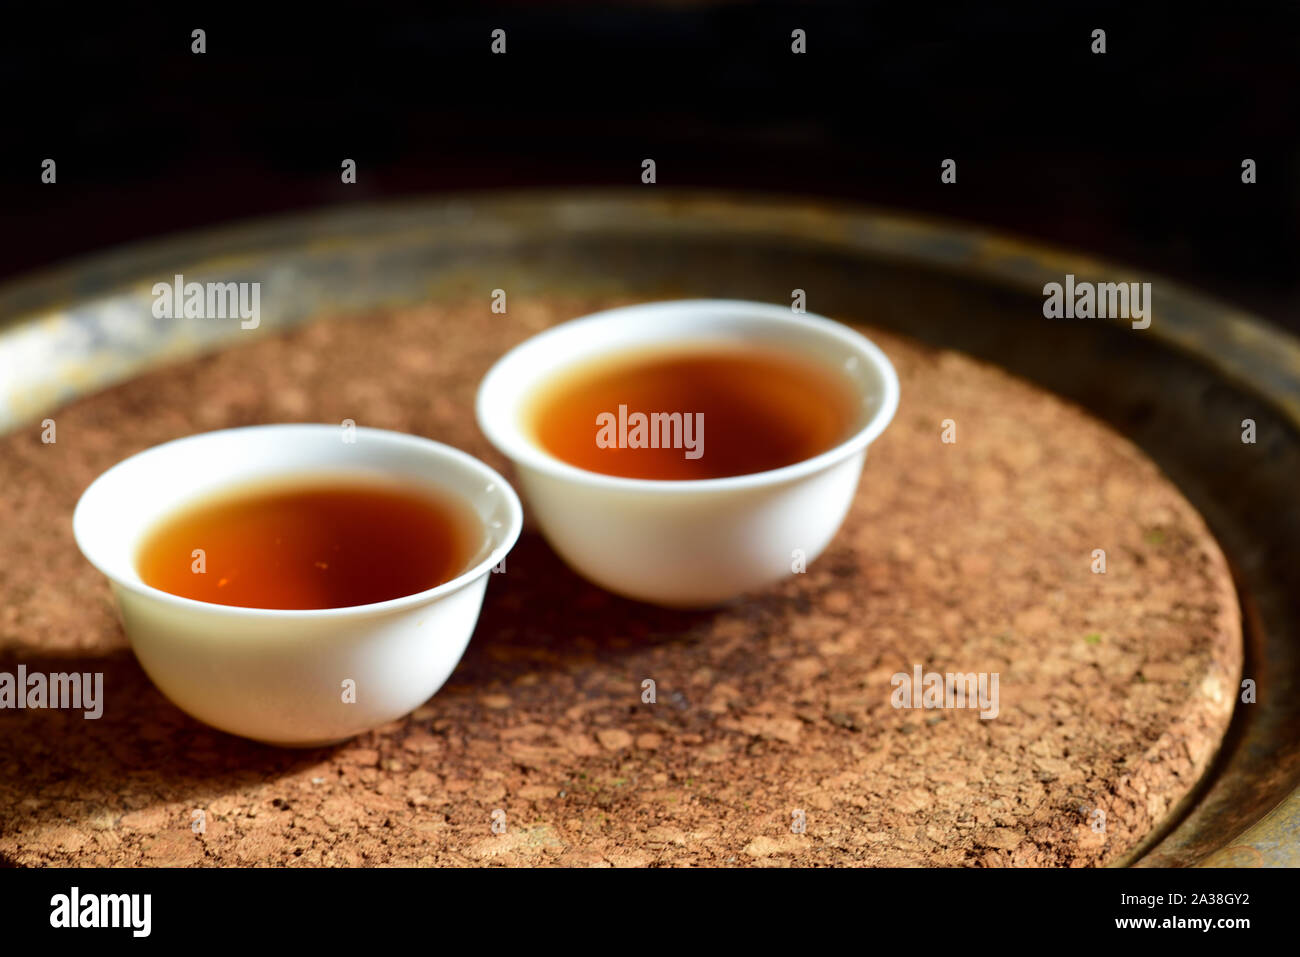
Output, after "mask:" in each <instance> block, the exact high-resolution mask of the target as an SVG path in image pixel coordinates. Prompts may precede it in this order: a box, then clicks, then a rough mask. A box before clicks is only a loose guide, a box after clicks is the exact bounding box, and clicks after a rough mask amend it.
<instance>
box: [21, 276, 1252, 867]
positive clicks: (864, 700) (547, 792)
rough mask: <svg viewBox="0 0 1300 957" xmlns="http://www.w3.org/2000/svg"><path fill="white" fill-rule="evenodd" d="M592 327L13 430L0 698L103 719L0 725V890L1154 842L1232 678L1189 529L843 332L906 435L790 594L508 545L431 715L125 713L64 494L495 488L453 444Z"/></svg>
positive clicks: (965, 385) (1105, 451) (132, 395)
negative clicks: (885, 368)
mask: <svg viewBox="0 0 1300 957" xmlns="http://www.w3.org/2000/svg"><path fill="white" fill-rule="evenodd" d="M616 304H620V303H619V302H613V301H609V300H603V301H593V300H590V299H578V298H563V297H551V298H549V299H545V300H534V301H531V302H527V301H523V299H522V297H520V298H512V300H511V305H510V312H509V314H508V315H505V316H500V315H492V314H490V312H489V311H488V309H487V306H486V304H485V303H484V302H482V301H479V300H477V299H476V300H475V301H474V302H473V303H472V304H461V305H439V306H433V305H430V306H428V307H424V308H419V309H414V310H409V311H400V312H394V313H385V314H376V315H370V316H364V317H358V318H348V319H343V318H338V319H334V318H329V319H324V320H321V321H318V322H315V323H312V324H310V325H307V326H303V327H300V328H298V329H296V330H293V331H291V332H289V333H287V334H283V335H280V336H271V337H258V338H250V340H249V342H248V344H246V345H240V346H238V347H236V348H233V349H230V350H228V351H225V352H222V353H219V354H214V355H211V356H207V357H204V358H201V359H198V360H193V361H189V362H187V363H185V364H182V365H177V366H172V367H170V368H166V369H163V370H161V371H158V372H155V373H151V374H149V375H147V376H144V377H142V378H139V379H136V380H134V381H132V382H129V383H127V384H124V385H121V386H119V387H116V388H113V389H111V390H109V391H107V392H104V393H101V394H99V395H96V396H92V397H90V398H87V399H85V400H82V401H80V402H78V403H76V404H74V405H72V406H70V407H67V408H65V409H63V410H61V411H59V412H58V413H56V414H55V415H54V419H55V421H56V423H57V442H56V443H54V444H52V445H51V444H43V443H42V442H41V441H40V428H39V427H38V426H37V425H35V424H33V425H31V426H28V427H24V428H22V429H20V430H19V431H18V432H16V433H13V434H10V435H9V436H7V437H4V438H3V439H0V488H2V489H4V495H3V497H2V498H0V554H2V555H3V556H4V561H3V563H2V564H0V671H7V672H10V673H15V672H16V668H17V666H18V665H20V664H22V665H25V666H26V668H27V670H28V672H29V673H31V672H37V671H41V672H47V673H48V672H66V671H72V670H76V671H83V672H103V675H104V679H103V680H104V698H105V702H104V706H103V716H102V717H101V718H99V719H98V720H86V719H84V718H83V717H82V715H81V712H70V711H57V710H43V711H42V710H23V711H16V710H7V711H3V712H0V721H2V722H3V726H2V727H3V733H0V856H2V857H3V858H4V859H5V860H7V861H10V862H13V863H18V864H90V865H132V864H161V865H215V864H241V865H261V864H266V865H281V864H304V865H322V864H323V865H339V864H342V865H376V864H453V865H454V864H462V865H463V864H480V863H492V864H560V865H610V864H613V865H655V864H659V865H670V864H677V865H687V864H706V865H768V866H773V865H788V864H795V865H851V864H852V865H965V864H977V865H1008V864H1016V865H1075V866H1078V865H1094V864H1103V863H1107V862H1112V861H1115V860H1118V859H1121V858H1123V857H1124V855H1125V854H1126V853H1128V852H1130V851H1131V850H1132V849H1133V848H1134V847H1135V846H1136V845H1138V844H1139V842H1141V841H1142V840H1143V838H1144V837H1146V836H1148V835H1149V834H1150V833H1151V832H1152V830H1153V829H1154V828H1157V827H1158V826H1160V825H1161V823H1162V821H1164V820H1165V819H1166V818H1167V816H1168V815H1169V814H1170V813H1171V812H1172V811H1173V810H1174V809H1175V807H1176V806H1177V804H1178V802H1179V801H1180V799H1182V798H1184V797H1185V796H1186V795H1187V794H1188V793H1189V791H1190V790H1191V789H1192V788H1193V787H1194V786H1195V784H1196V782H1197V780H1198V777H1199V776H1200V775H1201V774H1202V773H1203V772H1204V771H1205V770H1206V767H1207V765H1208V763H1209V761H1210V760H1211V758H1212V757H1213V754H1214V752H1215V751H1216V749H1217V747H1218V744H1219V741H1220V738H1221V736H1222V734H1223V732H1224V730H1225V728H1226V726H1227V723H1228V720H1229V715H1230V713H1231V711H1232V706H1233V696H1234V693H1233V689H1234V686H1235V684H1236V682H1237V680H1238V676H1239V674H1240V670H1241V648H1242V641H1241V633H1240V620H1239V615H1238V606H1237V602H1236V596H1235V594H1234V592H1233V588H1232V585H1231V579H1230V577H1229V573H1228V569H1227V567H1226V564H1225V561H1224V558H1223V556H1222V554H1221V553H1220V551H1219V549H1218V547H1217V545H1216V544H1215V542H1214V540H1213V539H1212V538H1211V536H1210V534H1209V533H1208V531H1207V530H1206V527H1205V525H1204V523H1203V521H1202V520H1201V518H1200V517H1199V516H1198V515H1197V514H1196V512H1195V511H1194V510H1193V509H1192V507H1191V506H1190V505H1189V504H1188V503H1187V502H1186V501H1184V499H1183V498H1182V497H1181V496H1180V495H1179V493H1178V492H1177V491H1176V490H1175V489H1174V488H1173V486H1172V485H1171V484H1170V483H1169V482H1168V481H1167V480H1166V479H1165V478H1164V477H1163V476H1162V475H1161V474H1160V472H1159V471H1158V470H1157V469H1156V467H1155V466H1154V465H1153V464H1152V463H1151V462H1150V461H1148V460H1147V459H1146V458H1145V457H1144V456H1143V455H1141V454H1140V453H1139V452H1138V451H1137V450H1136V449H1135V448H1134V447H1133V446H1132V445H1130V444H1129V443H1128V442H1127V441H1125V440H1123V439H1122V438H1120V437H1118V436H1117V435H1115V434H1114V433H1112V432H1111V431H1109V430H1108V429H1107V428H1105V427H1103V426H1102V425H1100V424H1099V423H1097V422H1095V421H1093V420H1092V419H1090V418H1088V417H1087V416H1086V415H1084V414H1083V413H1081V412H1080V411H1079V410H1078V409H1076V408H1074V407H1072V406H1070V405H1068V404H1066V403H1064V402H1062V401H1060V400H1058V399H1056V398H1054V397H1053V396H1051V395H1048V394H1046V393H1044V392H1041V391H1039V390H1037V389H1035V388H1033V387H1031V386H1029V385H1027V384H1025V383H1024V382H1021V381H1019V380H1016V379H1013V378H1012V377H1010V376H1008V375H1006V374H1004V373H1002V372H1000V371H999V370H997V369H995V368H992V367H990V366H987V365H983V364H981V363H978V362H975V361H973V360H971V359H969V358H966V357H964V356H961V355H958V354H953V353H948V352H942V351H934V350H932V349H929V348H925V347H921V346H919V345H917V344H915V343H913V342H909V341H907V340H905V339H902V338H899V337H897V336H894V335H889V334H886V333H883V332H877V331H875V330H871V329H866V330H865V331H866V332H867V334H868V335H870V336H871V337H872V338H873V339H874V340H875V341H876V342H877V343H878V344H879V345H880V346H881V347H882V348H883V349H884V350H885V352H886V353H888V355H889V356H890V358H891V359H892V360H893V362H894V363H895V365H896V366H897V368H898V373H899V376H900V379H901V381H902V396H903V399H902V405H901V407H900V409H899V412H898V416H897V418H896V419H895V421H894V423H893V425H892V426H891V427H890V428H889V429H888V430H887V431H886V433H885V435H884V436H883V437H882V438H881V439H880V440H879V441H878V442H877V443H876V444H875V445H874V446H872V449H871V453H870V456H869V457H868V460H867V465H866V471H865V473H864V475H863V479H862V483H861V486H860V488H859V491H858V495H857V500H856V503H855V505H854V507H853V509H852V511H851V513H850V515H849V517H848V519H847V521H846V523H845V525H844V527H843V529H842V530H841V531H840V533H839V535H838V537H837V538H836V539H835V540H834V542H833V543H832V545H831V546H830V548H829V549H828V550H827V551H826V553H825V554H823V555H822V556H821V557H820V558H819V559H818V560H817V561H815V562H813V563H811V564H810V565H809V567H808V569H807V572H806V573H805V574H801V575H796V576H794V577H792V578H791V579H790V580H789V581H787V582H786V583H784V584H782V585H779V586H776V587H774V588H772V589H770V590H768V591H765V592H762V593H760V594H756V595H753V596H751V597H750V598H748V599H745V600H742V601H738V602H736V603H734V604H732V605H730V606H728V607H726V608H723V609H719V610H715V611H709V612H690V613H688V612H678V611H666V610H662V609H658V608H654V607H650V606H646V605H640V604H636V603H633V602H629V601H625V600H622V599H619V598H616V597H614V596H612V595H609V594H606V593H605V592H602V591H600V590H599V589H597V588H595V587H594V586H591V585H589V584H587V583H586V582H585V581H583V580H581V579H579V578H578V577H576V576H575V575H574V574H573V573H572V572H570V571H569V570H568V569H567V568H566V567H565V566H564V565H563V564H562V563H561V562H560V561H559V559H557V558H556V556H555V555H554V554H553V553H552V552H551V551H550V549H549V548H548V547H547V545H546V544H545V542H544V541H543V540H542V539H541V538H540V537H539V536H538V535H537V533H536V531H535V530H534V529H532V528H531V527H530V528H528V529H526V530H525V534H524V536H523V538H522V539H521V541H520V543H519V545H518V546H517V548H516V550H515V551H514V552H513V553H512V554H511V555H510V557H509V559H508V562H507V570H506V572H505V573H504V574H498V575H494V576H493V577H492V580H491V582H490V586H489V588H488V594H487V600H486V603H485V606H484V608H483V614H482V618H481V620H480V623H479V626H478V629H477V631H476V633H475V636H474V638H473V640H472V642H471V644H470V647H469V650H468V651H467V653H466V655H465V657H464V659H463V660H462V662H461V664H460V666H459V667H458V669H457V670H456V672H455V674H454V675H453V676H452V678H451V680H450V681H449V682H448V684H447V685H446V687H444V688H443V690H442V691H440V692H439V693H438V694H437V695H436V696H435V697H434V698H432V699H431V700H430V701H428V702H427V703H426V704H424V705H423V706H422V707H421V708H419V709H418V710H417V711H416V712H415V713H414V714H412V715H411V716H409V717H408V718H406V719H404V720H401V721H397V722H394V723H392V724H391V725H388V726H385V727H383V728H380V729H379V730H377V731H374V732H371V733H368V734H366V735H363V736H361V737H359V738H357V739H355V740H353V741H351V742H349V743H347V744H345V745H341V746H338V747H334V748H328V749H320V750H314V751H291V750H279V749H275V748H270V747H266V746H262V745H258V744H254V743H251V742H248V741H244V740H241V739H238V738H234V737H230V736H227V735H225V734H223V733H220V732H217V731H214V730H212V729H210V728H207V727H206V726H204V725H201V724H199V723H198V722H196V721H194V720H192V719H190V718H189V717H187V716H186V715H185V714H183V713H182V712H180V711H179V710H177V709H176V708H175V707H174V706H172V705H171V704H170V703H169V702H168V701H167V700H166V699H165V698H163V696H162V695H161V694H160V693H159V692H158V691H157V690H156V689H155V688H154V687H153V686H152V685H151V684H150V682H149V681H148V679H147V678H146V677H145V675H144V673H143V672H142V671H141V670H140V668H139V666H138V665H137V664H136V662H135V660H134V658H133V657H132V655H131V653H130V650H129V647H128V645H127V643H126V641H125V638H124V637H123V634H122V631H121V628H120V626H119V624H118V621H117V617H116V612H115V610H114V607H113V604H112V599H111V596H110V592H109V589H108V586H107V584H106V582H105V581H104V580H103V579H102V578H101V577H100V576H99V574H98V573H97V572H95V571H94V570H93V569H92V568H91V567H90V566H89V565H88V564H87V563H86V562H85V561H84V560H83V559H82V557H81V555H80V553H79V552H78V551H77V549H76V547H75V545H74V544H73V540H72V533H71V522H70V517H71V514H72V509H73V506H74V504H75V502H76V500H77V497H78V496H79V495H80V493H81V492H82V490H83V489H84V488H85V487H86V485H88V484H89V483H90V481H91V480H92V479H93V478H94V477H95V476H96V475H98V474H99V473H100V472H101V471H103V470H104V469H106V468H108V467H109V466H110V465H112V464H113V463H115V462H117V461H118V460H120V459H122V458H123V457H125V456H127V455H130V454H132V453H135V452H138V451H140V450H141V449H144V448H146V447H148V446H152V445H154V444H157V443H159V442H164V441H167V440H169V439H173V438H176V437H178V436H182V435H186V434H189V433H193V432H198V431H205V430H209V429H217V428H223V427H228V426H236V425H246V424H252V423H260V422H277V421H322V422H341V421H342V420H343V419H348V418H350V419H353V420H355V421H356V422H357V423H358V424H359V425H368V426H376V427H379V428H387V429H397V430H401V431H407V432H412V433H416V434H420V435H426V436H430V437H432V438H435V439H439V440H441V441H444V442H449V443H451V444H453V445H456V446H459V447H461V448H463V449H466V450H467V451H469V452H471V453H473V454H474V455H478V456H481V457H482V458H484V459H485V460H486V461H488V462H489V463H490V464H491V465H493V466H494V467H496V468H498V469H506V468H507V464H506V463H505V462H504V461H503V460H502V459H501V457H500V456H498V455H497V454H496V453H495V452H494V451H493V450H492V449H491V448H490V447H489V446H488V444H487V443H486V441H485V440H484V439H483V437H482V436H481V435H480V434H479V432H478V430H477V428H476V426H475V424H474V420H473V415H472V407H473V396H474V392H475V388H476V386H477V383H478V381H479V378H480V377H481V375H482V374H483V373H484V372H485V371H486V369H487V368H488V366H489V365H490V364H491V363H492V362H493V361H494V360H495V359H496V358H497V357H498V356H499V355H500V354H501V353H502V352H503V351H504V350H505V349H507V348H508V347H510V346H511V345H513V344H515V343H516V342H518V341H520V340H522V339H524V338H526V337H527V336H529V335H531V334H533V333H535V332H537V331H538V330H540V329H542V328H544V327H545V326H547V325H549V324H552V323H554V322H557V321H561V320H563V319H568V318H571V317H573V316H576V315H580V314H582V313H584V312H589V311H592V310H595V309H597V308H602V307H605V306H609V305H616ZM944 420H952V423H951V424H952V425H953V426H955V441H951V442H945V441H943V437H944V431H945V422H944ZM948 434H949V437H950V438H951V437H953V435H954V431H953V430H951V429H950V430H949V433H948ZM507 474H509V473H508V472H507ZM1097 549H1101V550H1104V552H1105V563H1106V564H1105V573H1104V574H1101V573H1098V572H1096V571H1094V568H1095V567H1099V566H1098V565H1097V559H1096V558H1095V556H1094V550H1097ZM918 666H919V667H920V668H921V669H922V671H923V672H926V673H928V672H937V673H950V672H951V673H957V672H960V673H981V672H982V673H987V674H990V675H992V674H996V675H997V676H998V692H999V701H998V713H997V716H996V717H993V718H989V719H985V718H981V716H980V714H979V712H978V711H977V710H971V709H968V708H967V709H956V708H949V709H935V708H929V709H927V708H910V709H903V708H896V707H894V706H893V704H892V703H891V696H892V695H893V692H894V690H895V686H894V683H893V682H892V680H891V679H892V676H894V675H895V674H896V673H907V674H909V675H910V674H912V673H913V672H914V669H915V668H916V667H918ZM647 678H649V679H652V680H653V681H654V682H655V690H656V695H655V701H654V702H653V703H649V702H646V701H644V700H643V692H642V687H643V682H644V681H645V679H647ZM922 703H924V702H922ZM198 812H202V814H201V815H200V814H199V813H198ZM497 812H500V813H497ZM494 822H495V823H496V829H495V830H494V827H493V825H494Z"/></svg>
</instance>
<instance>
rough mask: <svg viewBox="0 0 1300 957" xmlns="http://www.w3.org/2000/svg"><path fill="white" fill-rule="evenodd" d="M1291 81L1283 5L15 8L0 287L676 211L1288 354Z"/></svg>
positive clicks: (1293, 40) (1298, 262) (1299, 190)
mask: <svg viewBox="0 0 1300 957" xmlns="http://www.w3.org/2000/svg"><path fill="white" fill-rule="evenodd" d="M195 27H202V28H203V29H205V30H206V31H207V53H206V54H204V55H202V56H197V55H194V54H192V53H191V52H190V44H191V38H190V31H191V30H192V29H194V28H195ZM496 27H500V28H503V29H505V30H506V31H507V50H508V52H507V54H506V55H505V56H494V55H492V54H491V53H490V50H489V46H490V33H491V30H492V29H493V28H496ZM795 27H799V28H802V29H804V30H806V31H807V36H808V52H807V54H805V55H802V56H796V55H793V54H792V53H791V52H790V42H791V41H790V31H791V30H792V29H794V28H795ZM1094 28H1102V29H1105V30H1106V32H1107V52H1106V53H1105V54H1104V55H1094V54H1093V53H1091V51H1090V46H1091V42H1092V40H1091V32H1092V30H1093V29H1094ZM1298 60H1300V6H1297V5H1295V4H1291V3H1285V2H1278V3H1270V4H1263V3H1251V2H1234V3H1232V4H1215V5H1209V4H1180V5H1176V6H1173V5H1171V6H1164V5H1153V6H1134V5H1133V4H1117V5H1107V4H1103V3H1087V4H1083V3H1052V4H1044V5H1041V6H1038V7H1031V6H1026V7H1015V8H1007V9H1002V10H994V9H988V8H986V7H985V6H984V5H982V4H963V5H960V6H954V7H952V8H943V7H935V6H933V5H930V4H916V3H908V4H901V3H891V4H886V3H858V4H836V3H812V4H781V3H778V4H739V3H721V4H689V3H673V4H633V5H627V6H618V7H614V8H606V7H602V6H599V5H594V4H573V3H570V4H556V5H550V6H546V7H542V6H541V5H539V4H517V5H509V4H506V5H492V6H487V5H482V4H478V5H474V6H472V7H466V8H457V7H453V6H448V5H436V4H429V5H425V6H424V7H423V8H416V7H410V8H406V7H401V8H390V7H384V6H380V5H375V4H361V5H355V6H347V7H342V6H340V7H334V6H332V5H318V6H315V7H304V8H301V9H295V10H294V11H293V12H279V13H273V12H272V8H269V7H268V8H263V9H258V8H251V9H249V10H244V11H241V12H239V13H234V12H230V11H229V10H228V9H227V8H225V7H222V8H217V7H211V8H207V9H204V8H200V7H196V8H193V9H192V10H189V9H187V10H186V11H183V12H180V11H175V10H173V11H170V12H158V13H151V12H147V11H144V10H140V9H135V8H119V9H115V10H112V11H111V12H105V11H101V12H99V13H97V14H95V15H93V16H91V15H88V14H85V13H83V12H79V11H78V12H72V11H70V10H69V9H67V8H62V7H52V8H49V7H47V8H42V9H41V10H39V11H37V12H35V13H31V12H27V13H24V14H23V16H22V18H16V17H11V19H10V21H9V23H8V25H7V27H6V29H5V30H4V32H3V37H2V38H0V89H3V94H2V95H3V98H4V100H3V102H4V111H5V116H4V123H3V126H2V133H0V135H2V136H3V140H0V142H2V143H3V148H2V149H0V213H2V215H3V226H4V229H3V237H4V238H3V244H4V245H3V248H0V281H2V280H4V279H8V278H13V277H15V276H17V275H20V274H22V273H24V272H26V271H29V270H33V269H37V268H40V267H42V266H46V265H51V264H53V263H56V262H59V261H61V260H65V259H68V258H70V257H75V256H79V255H83V254H87V253H92V252H97V251H100V250H102V249H105V248H108V247H111V246H113V245H116V244H119V243H122V242H126V241H131V240H137V239H143V238H147V237H155V236H160V235H165V234H168V233H173V232H176V231H178V230H187V229H192V228H198V227H203V226H207V225H212V224H218V223H224V222H230V221H234V220H239V219H245V218H250V217H259V216H266V215H271V214H274V213H279V212H285V211H290V210H297V209H306V208H312V207H317V206H322V205H332V204H341V203H353V202H364V201H368V200H374V199H379V198H384V199H391V198H394V197H400V196H403V195H417V194H426V193H431V192H438V191H444V190H478V189H488V188H499V187H510V188H521V187H531V186H548V185H557V186H579V187H583V186H590V187H593V188H596V187H602V186H623V187H634V188H646V189H653V188H665V187H675V186H704V187H723V188H733V189H748V190H760V191H765V192H780V193H791V194H804V195H812V196H821V197H831V198H842V199H846V200H853V201H861V202H868V203H872V204H876V205H880V206H885V207H892V208H897V209H911V210H916V211H920V212H922V213H927V214H932V215H937V216H942V217H947V218H952V219H959V220H966V221H970V222H976V223H982V224H987V225H989V226H993V227H996V228H1000V229H1004V230H1008V231H1012V232H1015V233H1019V234H1023V235H1027V236H1031V237H1038V238H1041V239H1045V240H1049V241H1051V242H1053V243H1055V244H1058V245H1062V246H1066V247H1072V248H1075V249H1080V250H1084V251H1088V252H1092V253H1094V254H1098V255H1102V256H1105V257H1107V258H1110V259H1113V260H1117V261H1120V262H1124V263H1126V264H1130V265H1132V266H1135V267H1137V268H1138V269H1139V270H1152V271H1155V272H1158V273H1161V274H1165V275H1169V276H1172V277H1175V278H1178V279H1180V280H1183V281H1185V282H1189V283H1191V284H1193V285H1196V286H1199V287H1201V288H1202V289H1205V290H1207V291H1209V292H1211V293H1214V294H1216V295H1218V296H1219V297H1221V298H1224V299H1228V300H1231V301H1234V302H1237V303H1238V304H1240V305H1242V306H1245V307H1247V308H1249V309H1252V310H1254V311H1256V312H1258V313H1260V314H1262V315H1264V316H1266V317H1267V318H1269V319H1271V320H1273V321H1274V322H1277V323H1280V324H1282V325H1284V326H1287V327H1288V328H1290V329H1291V330H1292V331H1295V332H1297V333H1300V276H1298V273H1300V270H1298V269H1297V266H1300V81H1298V77H1300V69H1298V68H1297V61H1298ZM46 157H52V158H54V159H55V160H56V161H57V163H58V182H57V184H56V185H52V186H51V185H44V184H42V183H41V182H40V173H41V166H40V164H41V161H42V160H43V159H44V158H46ZM344 157H349V158H352V159H355V160H356V161H357V163H358V182H357V184H356V185H354V186H346V185H343V184H342V183H341V182H340V178H339V169H340V162H341V161H342V159H343V158H344ZM647 157H649V158H653V159H654V160H655V161H656V164H657V172H658V186H657V187H652V186H641V184H640V174H641V161H642V159H644V158H647ZM948 157H951V158H954V159H956V160H957V163H958V171H957V183H956V184H955V185H943V184H941V182H940V179H939V173H940V163H941V162H942V160H943V159H945V158H948ZM1246 157H1250V158H1252V159H1254V160H1256V162H1257V163H1258V183H1257V184H1255V185H1244V184H1243V183H1242V182H1241V161H1242V159H1244V158H1246Z"/></svg>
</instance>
